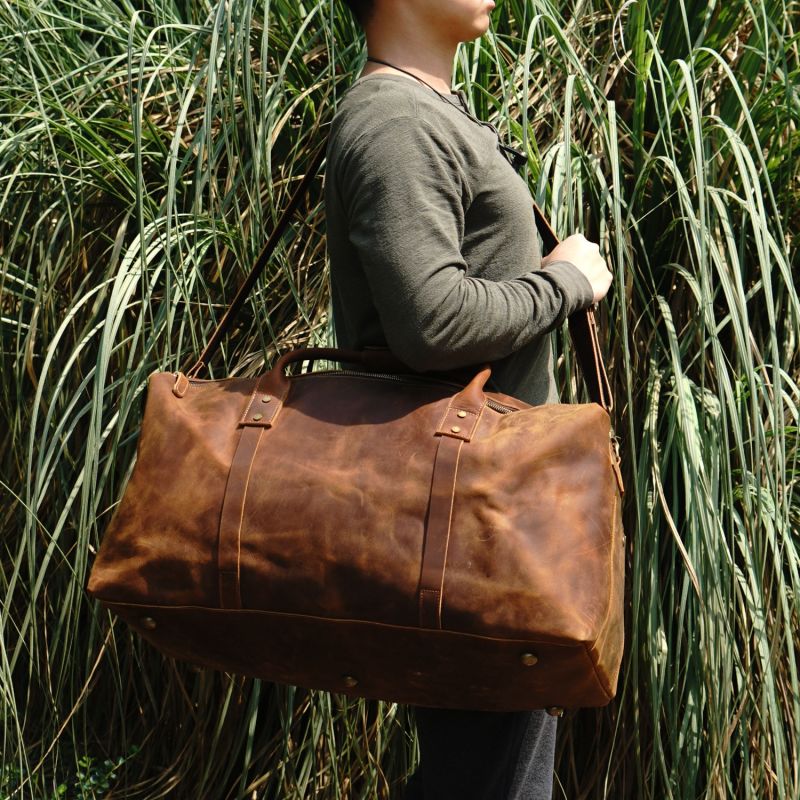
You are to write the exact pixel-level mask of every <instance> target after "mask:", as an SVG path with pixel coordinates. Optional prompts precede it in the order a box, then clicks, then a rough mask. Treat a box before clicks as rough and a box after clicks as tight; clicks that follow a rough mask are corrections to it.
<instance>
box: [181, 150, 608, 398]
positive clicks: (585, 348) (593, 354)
mask: <svg viewBox="0 0 800 800" xmlns="http://www.w3.org/2000/svg"><path fill="white" fill-rule="evenodd" d="M326 146H327V139H326V140H325V141H323V143H322V145H321V146H320V147H319V149H318V150H317V152H316V153H315V154H314V156H313V158H312V159H311V164H310V166H309V168H308V170H307V171H306V174H305V175H304V176H303V178H302V180H301V181H300V184H299V185H298V187H297V189H295V191H294V194H293V195H292V197H291V199H290V200H289V203H288V205H287V206H286V208H285V209H284V211H283V213H282V214H281V217H280V219H279V220H278V223H277V225H276V226H275V228H274V229H273V231H272V233H271V235H270V236H269V238H268V239H267V241H266V242H265V244H264V246H263V247H262V248H261V252H260V253H259V255H258V257H257V258H256V260H255V262H254V263H253V266H252V268H251V269H250V272H249V273H248V275H247V277H246V278H245V279H244V281H242V284H241V286H240V287H239V290H238V291H237V292H236V295H235V296H234V298H233V300H232V301H231V304H230V306H228V309H227V310H226V311H225V313H224V314H223V316H222V319H220V321H219V324H218V325H217V327H216V328H215V329H214V332H213V333H212V334H211V338H210V339H209V340H208V343H207V344H206V346H205V347H204V348H203V350H202V352H201V353H200V355H199V356H198V357H197V360H196V361H195V362H194V364H193V365H192V366H191V367H190V368H189V369H188V371H187V372H186V375H187V376H188V377H190V378H191V377H196V376H197V375H198V374H199V373H200V372H201V371H202V370H203V369H205V368H207V367H208V362H209V360H210V359H211V358H212V356H213V354H214V352H215V351H216V349H217V347H218V346H219V343H220V342H221V341H222V338H223V337H224V336H225V334H226V333H227V332H228V330H229V328H230V326H231V324H232V323H233V320H234V319H235V318H236V315H237V314H238V313H239V311H240V310H241V308H242V306H243V305H244V301H245V300H246V299H247V296H248V295H249V294H250V291H251V289H252V288H253V286H255V283H256V281H257V280H258V278H259V276H260V275H261V273H262V272H263V270H264V267H265V266H266V264H267V262H268V261H269V258H270V256H271V255H272V251H273V250H274V249H275V247H276V246H277V244H278V242H279V241H280V238H281V236H282V235H283V232H284V230H285V228H286V226H287V225H288V223H289V219H290V218H291V216H292V214H293V213H294V212H295V210H296V209H297V207H298V206H299V204H300V199H301V198H302V197H303V195H304V194H305V193H306V191H307V190H308V188H309V186H310V185H311V180H312V178H313V177H314V176H315V175H316V174H317V172H318V171H319V168H320V166H321V165H322V161H323V160H324V158H325V150H326ZM531 202H532V204H533V212H534V218H535V220H536V226H537V228H538V229H539V233H540V235H541V237H542V243H543V245H544V249H545V251H546V252H550V251H551V250H552V249H553V248H554V247H555V246H556V245H557V244H558V242H559V240H558V237H557V236H556V234H555V232H554V231H553V229H552V228H551V227H550V224H549V223H548V221H547V219H546V218H545V216H544V213H543V212H542V210H541V209H540V208H539V206H538V205H537V204H536V202H535V201H534V200H531ZM596 307H597V304H596V303H593V304H592V305H591V306H589V307H588V308H586V309H584V310H582V311H577V312H575V313H574V314H572V315H571V316H570V317H569V320H568V324H569V331H570V336H571V338H572V342H573V345H574V347H575V351H576V355H577V358H578V363H579V364H580V366H581V372H582V374H583V379H584V381H585V383H586V388H587V390H588V393H589V397H590V399H591V400H592V402H594V403H599V404H600V405H601V406H602V407H603V408H605V409H606V411H608V412H609V413H610V412H611V410H612V409H613V407H614V406H613V399H612V396H611V387H610V384H609V381H608V374H607V372H606V368H605V363H604V361H603V356H602V354H601V352H600V340H599V336H598V332H597V320H596V318H595V309H596ZM311 349H314V348H311ZM316 349H317V350H333V348H316ZM336 352H340V353H341V352H346V353H347V356H348V357H347V358H346V359H344V360H347V361H352V362H357V363H358V362H360V363H366V362H364V360H363V353H360V352H359V351H336ZM289 355H290V353H287V354H284V356H282V357H281V359H284V358H287V357H288V356H289ZM309 357H310V356H305V357H304V358H309ZM317 357H318V358H322V357H324V356H317ZM299 358H303V357H302V356H298V358H295V359H291V360H298V359H299ZM331 360H338V359H331ZM283 363H284V364H286V363H289V361H284V362H283ZM371 363H373V364H374V368H376V369H381V368H382V367H380V365H378V364H375V362H374V361H372V362H371ZM389 369H391V367H389V368H388V369H387V371H389Z"/></svg>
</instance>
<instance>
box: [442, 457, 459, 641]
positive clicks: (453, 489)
mask: <svg viewBox="0 0 800 800" xmlns="http://www.w3.org/2000/svg"><path fill="white" fill-rule="evenodd" d="M463 444H464V442H459V443H458V449H457V450H456V463H455V465H454V466H453V483H452V486H451V487H450V510H449V512H448V514H447V533H446V534H445V538H444V556H443V557H442V576H441V578H440V579H439V614H438V616H439V620H438V622H439V627H440V628H441V627H442V599H443V597H444V574H445V572H447V550H448V548H449V547H450V531H451V529H452V524H453V504H454V501H455V496H456V476H457V475H458V460H459V457H460V455H461V447H462V446H463Z"/></svg>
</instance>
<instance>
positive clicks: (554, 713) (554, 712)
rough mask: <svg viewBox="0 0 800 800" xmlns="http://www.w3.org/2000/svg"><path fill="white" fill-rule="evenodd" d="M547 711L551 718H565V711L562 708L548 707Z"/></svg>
mask: <svg viewBox="0 0 800 800" xmlns="http://www.w3.org/2000/svg"><path fill="white" fill-rule="evenodd" d="M545 711H546V712H547V713H548V714H549V715H550V716H551V717H563V716H564V709H563V708H562V707H561V706H548V707H547V708H546V709H545Z"/></svg>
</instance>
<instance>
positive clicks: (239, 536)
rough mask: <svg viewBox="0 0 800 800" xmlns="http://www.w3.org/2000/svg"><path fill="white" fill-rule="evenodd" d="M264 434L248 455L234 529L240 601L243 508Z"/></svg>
mask: <svg viewBox="0 0 800 800" xmlns="http://www.w3.org/2000/svg"><path fill="white" fill-rule="evenodd" d="M263 435H264V429H263V428H261V430H260V431H259V432H258V439H256V443H255V444H254V445H253V455H252V456H251V457H250V463H249V464H248V465H247V475H246V476H245V479H244V489H243V490H242V507H241V508H240V509H239V528H238V530H237V531H236V594H237V595H238V596H239V599H240V601H241V588H240V580H241V572H240V567H241V558H242V524H243V522H244V508H245V506H246V505H247V490H248V489H249V488H250V475H251V474H252V472H253V464H254V463H255V460H256V453H257V452H258V446H259V444H261V437H262V436H263Z"/></svg>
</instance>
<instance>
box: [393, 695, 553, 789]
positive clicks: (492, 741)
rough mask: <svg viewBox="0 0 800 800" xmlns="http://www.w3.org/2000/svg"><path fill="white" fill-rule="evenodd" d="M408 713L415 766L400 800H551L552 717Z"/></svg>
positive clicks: (526, 713)
mask: <svg viewBox="0 0 800 800" xmlns="http://www.w3.org/2000/svg"><path fill="white" fill-rule="evenodd" d="M411 709H412V713H413V714H414V717H415V719H416V723H417V737H418V740H419V747H420V761H419V765H418V767H417V769H416V771H415V772H414V774H413V775H412V776H411V777H410V778H409V780H408V783H407V784H406V787H405V793H404V794H402V795H401V800H551V798H552V792H553V766H554V765H553V759H554V755H555V745H556V724H557V722H558V719H557V718H556V717H552V716H550V715H549V714H548V713H547V712H545V711H543V710H537V711H514V712H495V711H451V710H448V709H440V708H423V707H422V706H411Z"/></svg>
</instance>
